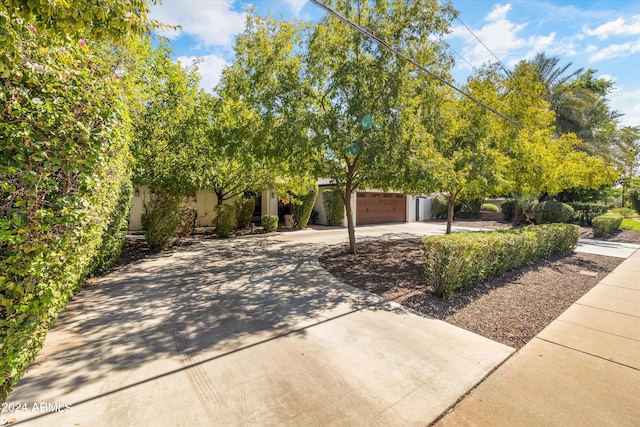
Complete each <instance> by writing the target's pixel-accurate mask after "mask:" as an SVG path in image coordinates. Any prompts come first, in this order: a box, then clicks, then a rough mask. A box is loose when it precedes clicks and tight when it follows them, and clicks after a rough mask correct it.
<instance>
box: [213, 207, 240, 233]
mask: <svg viewBox="0 0 640 427" xmlns="http://www.w3.org/2000/svg"><path fill="white" fill-rule="evenodd" d="M214 221H215V226H216V234H217V235H218V236H220V237H229V236H230V235H231V232H232V231H233V230H235V229H236V227H237V225H238V220H237V219H236V207H235V206H234V205H231V204H222V205H216V217H215V220H214Z"/></svg>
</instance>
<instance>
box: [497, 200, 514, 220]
mask: <svg viewBox="0 0 640 427" xmlns="http://www.w3.org/2000/svg"><path fill="white" fill-rule="evenodd" d="M500 209H501V210H502V217H503V218H504V220H505V221H507V222H511V221H513V217H514V216H515V214H516V201H515V200H505V201H504V202H502V204H501V205H500Z"/></svg>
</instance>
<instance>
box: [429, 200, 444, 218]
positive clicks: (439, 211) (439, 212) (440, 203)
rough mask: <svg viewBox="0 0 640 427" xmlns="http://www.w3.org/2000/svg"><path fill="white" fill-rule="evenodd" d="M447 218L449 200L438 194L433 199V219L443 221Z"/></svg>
mask: <svg viewBox="0 0 640 427" xmlns="http://www.w3.org/2000/svg"><path fill="white" fill-rule="evenodd" d="M446 217H447V198H446V197H445V196H443V195H442V194H438V195H437V196H436V197H434V198H432V199H431V218H433V219H443V218H446Z"/></svg>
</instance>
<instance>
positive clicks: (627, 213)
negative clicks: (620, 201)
mask: <svg viewBox="0 0 640 427" xmlns="http://www.w3.org/2000/svg"><path fill="white" fill-rule="evenodd" d="M611 212H612V213H615V214H618V215H622V217H623V218H635V217H637V216H638V214H637V213H636V211H635V210H633V209H631V208H613V209H611Z"/></svg>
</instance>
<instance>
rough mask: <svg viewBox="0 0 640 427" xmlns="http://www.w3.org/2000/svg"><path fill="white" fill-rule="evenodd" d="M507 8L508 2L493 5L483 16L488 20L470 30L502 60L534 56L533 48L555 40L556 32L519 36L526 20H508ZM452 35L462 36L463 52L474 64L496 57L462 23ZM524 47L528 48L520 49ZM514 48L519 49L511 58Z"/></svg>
mask: <svg viewBox="0 0 640 427" xmlns="http://www.w3.org/2000/svg"><path fill="white" fill-rule="evenodd" d="M510 11H511V4H508V3H507V4H504V5H495V6H494V7H493V9H492V10H491V11H490V12H489V13H488V14H487V16H485V18H484V21H485V22H487V23H486V24H485V25H484V26H483V27H482V28H480V29H474V30H473V32H474V33H475V34H476V36H477V37H478V38H479V39H480V40H482V43H484V44H485V45H486V46H487V47H488V48H489V49H490V50H491V52H493V53H494V54H495V55H496V56H497V57H498V58H500V60H501V61H502V62H503V63H508V64H509V65H510V66H511V65H513V64H515V63H516V62H517V61H518V60H520V59H522V58H523V57H528V56H530V57H533V55H534V54H535V53H536V52H538V51H542V50H545V49H546V48H548V47H549V46H551V45H552V44H553V43H554V42H555V37H556V33H555V32H554V33H551V34H549V35H542V36H531V37H528V38H524V37H519V33H520V32H521V31H522V30H523V29H524V28H526V26H527V23H523V24H516V23H514V22H512V21H510V20H509V18H508V14H509V12H510ZM451 36H452V37H458V38H462V39H463V40H464V43H465V45H464V47H463V49H462V52H461V53H462V56H464V57H465V58H466V59H467V60H468V61H469V62H471V63H472V64H473V65H474V66H480V65H482V64H483V63H486V62H495V61H496V59H495V58H494V57H493V55H492V54H491V52H489V51H488V50H487V47H485V46H483V45H482V44H481V43H480V42H479V41H478V40H477V39H476V38H475V37H474V36H473V34H471V33H470V32H469V31H468V30H467V29H466V28H464V27H463V26H456V27H454V28H453V31H452V34H451ZM523 49H524V50H526V51H528V52H524V53H523V52H522V50H523ZM516 52H518V54H517V57H513V58H511V55H513V54H515V53H516Z"/></svg>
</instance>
